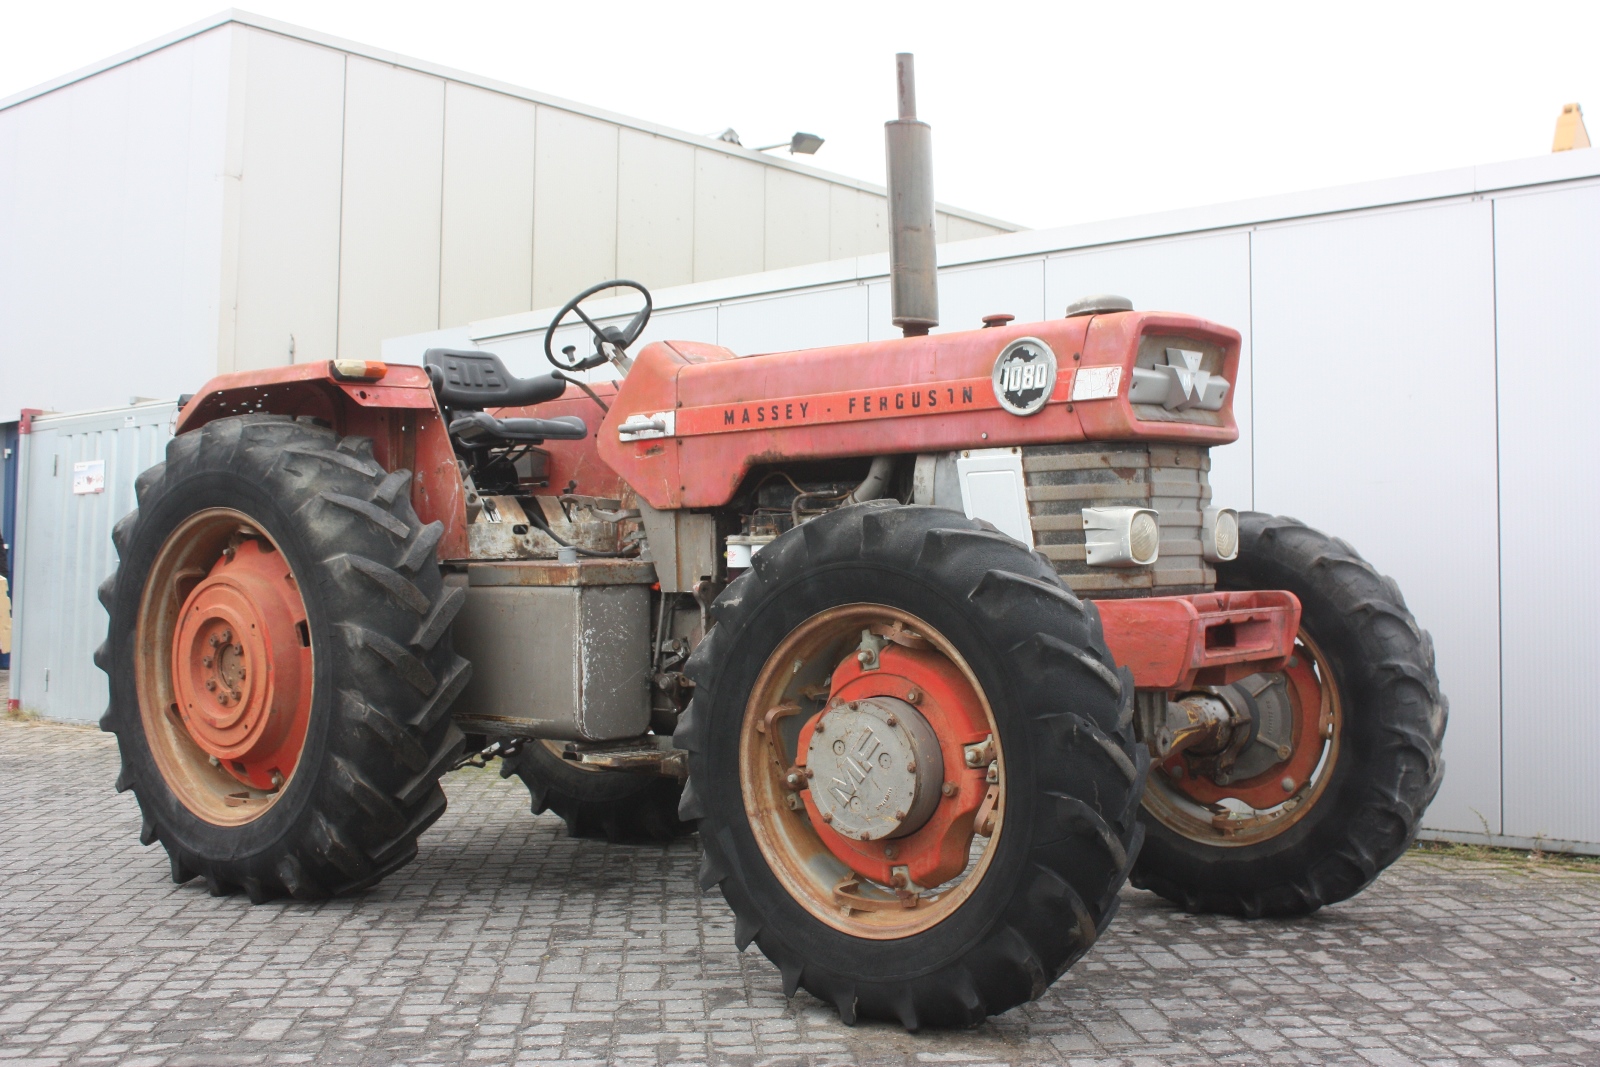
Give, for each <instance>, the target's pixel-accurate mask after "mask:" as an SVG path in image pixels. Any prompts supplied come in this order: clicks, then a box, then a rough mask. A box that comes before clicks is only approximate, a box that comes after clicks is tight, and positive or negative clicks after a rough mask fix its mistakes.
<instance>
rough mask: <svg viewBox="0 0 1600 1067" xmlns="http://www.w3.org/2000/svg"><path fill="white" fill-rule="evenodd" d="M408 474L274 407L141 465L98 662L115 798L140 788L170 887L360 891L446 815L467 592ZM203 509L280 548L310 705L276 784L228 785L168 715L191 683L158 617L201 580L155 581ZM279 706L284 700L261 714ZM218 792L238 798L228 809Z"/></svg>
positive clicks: (465, 670) (197, 741)
mask: <svg viewBox="0 0 1600 1067" xmlns="http://www.w3.org/2000/svg"><path fill="white" fill-rule="evenodd" d="M410 482H411V475H410V472H408V471H395V472H393V473H390V472H386V471H384V470H383V469H382V468H381V467H380V466H379V465H378V464H377V463H376V462H375V461H374V459H373V456H372V445H371V442H370V441H369V440H368V439H366V438H363V437H345V438H343V439H341V438H340V437H339V436H338V435H336V434H334V433H333V432H332V431H330V430H327V429H323V428H320V427H318V426H316V425H313V424H310V423H309V422H299V421H295V420H293V419H290V418H288V417H285V416H276V415H245V416H236V417H231V418H223V419H218V420H216V421H214V422H211V423H208V424H206V425H205V426H203V427H201V428H200V429H198V430H194V431H191V432H189V433H185V434H183V435H181V436H179V437H177V438H175V439H174V440H173V441H172V442H171V443H170V444H169V445H168V446H167V458H166V461H165V462H164V463H159V464H157V465H156V466H154V467H152V468H150V469H149V470H147V471H145V472H144V474H142V475H140V477H139V480H138V483H137V493H138V505H139V506H138V509H137V510H136V511H134V512H132V513H131V514H129V515H128V516H127V517H125V518H124V519H123V520H122V521H121V522H119V523H118V524H117V526H116V529H115V531H114V533H113V540H114V541H115V543H116V547H117V552H118V554H119V556H120V558H121V564H120V566H119V568H118V570H117V571H116V573H115V574H114V575H113V576H112V577H111V578H110V579H108V580H107V582H106V583H105V585H103V586H102V587H101V593H100V595H101V601H102V603H104V604H105V606H106V610H107V612H108V613H109V614H110V617H111V625H110V633H109V636H108V638H107V640H106V643H105V644H104V645H102V646H101V647H100V649H99V651H98V652H97V653H96V654H95V662H96V664H97V665H98V666H100V667H101V668H102V669H103V670H105V671H106V673H107V674H108V675H109V679H110V689H111V704H110V707H109V708H108V709H107V711H106V714H105V716H104V718H102V719H101V721H100V725H101V728H102V729H104V730H107V731H109V732H111V733H114V734H116V735H117V742H118V747H119V749H120V750H121V754H122V772H121V774H120V775H119V776H118V778H117V789H118V791H122V790H127V789H132V790H133V791H134V795H135V797H136V798H137V799H138V802H139V808H140V811H141V813H142V816H143V829H142V831H141V834H140V840H141V841H142V842H143V843H144V844H147V845H148V844H150V843H152V842H153V841H158V840H159V841H160V842H161V843H162V845H163V846H165V848H166V850H167V854H168V856H169V858H170V861H171V869H172V879H173V881H174V882H177V883H179V884H182V883H184V882H188V881H190V880H191V879H194V878H202V879H204V880H205V883H206V886H207V887H208V888H209V889H210V891H211V892H212V893H213V894H217V895H221V894H226V893H230V892H233V891H235V890H238V889H242V890H244V891H245V892H246V893H248V894H249V896H250V899H251V900H252V901H253V902H257V903H259V902H262V901H265V900H270V899H272V898H274V897H279V896H285V895H287V896H293V897H297V898H300V899H306V900H311V899H317V898H321V897H326V896H329V895H332V894H335V893H343V892H348V891H351V890H355V889H360V888H363V887H365V886H370V885H372V884H373V883H375V882H377V881H378V880H379V879H380V878H382V877H383V876H385V875H386V874H389V873H391V872H393V871H395V870H397V869H398V868H400V867H402V866H404V865H405V864H406V863H407V862H409V861H410V860H411V859H412V858H413V857H414V856H415V855H416V851H417V836H418V835H419V834H420V833H421V832H422V831H423V830H424V829H425V828H427V827H428V826H429V825H431V824H432V823H433V822H434V820H436V819H437V818H438V817H439V816H440V815H441V814H443V812H444V809H445V797H444V792H443V791H442V790H441V789H440V787H439V784H438V778H439V776H440V775H441V774H443V773H444V772H445V771H447V770H449V769H450V767H451V766H452V764H453V763H454V761H455V758H456V756H457V755H458V754H459V752H460V750H461V747H462V743H463V738H462V735H461V732H460V731H459V730H458V729H457V728H456V726H455V724H454V723H453V722H452V721H451V720H450V718H449V716H448V714H447V712H448V710H449V708H450V704H451V702H452V701H453V700H454V699H455V697H456V695H457V694H458V693H459V692H460V690H461V688H462V687H463V686H464V685H465V684H466V681H467V678H468V677H469V676H470V673H471V665H470V664H468V663H467V661H466V660H465V659H463V658H461V657H460V656H457V655H455V653H454V652H453V651H452V649H451V644H450V637H449V633H448V630H449V624H450V622H451V620H452V619H453V617H454V615H455V613H456V611H457V610H459V608H460V606H461V603H462V600H463V599H464V591H462V590H460V589H451V588H446V587H445V585H444V584H443V581H442V579H441V576H440V572H439V565H438V561H437V559H436V558H435V547H436V546H437V544H438V541H439V537H440V535H441V533H442V532H443V527H442V526H441V524H439V523H437V522H435V523H430V524H429V525H427V526H423V525H422V524H421V523H420V522H419V521H418V519H417V517H416V514H415V513H414V512H413V511H412V508H411V501H410V492H409V489H410ZM208 515H209V516H223V517H226V516H229V515H237V516H239V517H240V520H241V521H242V520H248V522H247V523H245V525H247V526H248V527H249V528H250V529H253V530H255V531H256V534H255V535H254V540H255V542H256V543H257V544H259V545H264V546H269V547H265V548H263V549H261V552H262V553H281V558H282V560H283V562H284V564H286V565H287V566H288V568H289V569H290V571H291V573H290V575H289V576H288V577H289V578H290V584H291V585H293V586H295V587H297V589H298V598H297V599H298V600H299V601H300V602H301V603H303V609H304V616H305V618H304V622H303V623H302V624H300V625H301V626H302V627H303V629H301V630H300V631H299V633H300V634H301V636H300V638H299V643H300V644H302V645H304V646H306V647H307V648H308V651H309V662H310V664H311V676H312V682H311V685H310V687H309V713H308V714H307V715H306V717H305V721H304V727H303V729H304V740H303V744H301V745H299V746H298V747H297V748H295V751H294V752H293V753H292V757H290V758H289V759H287V760H286V766H289V767H290V770H289V772H288V774H287V780H286V781H283V782H282V783H281V784H280V786H279V787H278V789H276V790H275V791H273V790H270V789H268V790H266V791H262V790H251V789H249V788H246V787H245V785H244V784H242V783H239V782H238V780H237V778H230V777H229V772H228V771H227V769H226V767H224V766H223V765H222V764H219V763H218V762H217V760H216V759H215V754H214V752H213V753H212V755H211V756H209V757H208V755H207V753H208V751H212V750H209V749H206V748H204V747H203V744H202V743H203V742H206V743H209V742H208V741H207V736H206V735H203V734H196V733H195V732H194V731H195V729H196V727H195V725H194V723H195V722H196V721H197V720H194V719H190V720H184V721H180V718H179V714H178V712H177V704H176V703H172V705H171V707H170V708H169V707H167V706H165V705H166V703H167V699H171V698H170V694H171V693H174V692H179V693H181V692H182V690H181V689H175V688H174V687H175V686H181V685H182V684H183V681H182V677H181V676H180V675H174V672H173V670H172V667H171V663H172V660H171V659H170V653H169V654H168V655H163V654H161V652H160V651H159V649H160V648H161V647H162V642H165V644H166V647H168V648H170V647H172V646H173V645H174V642H175V641H181V640H182V631H181V629H180V630H179V631H178V632H177V634H176V636H174V633H173V631H172V630H171V628H170V627H163V626H160V625H157V616H158V615H160V611H159V610H157V609H159V608H160V605H162V604H164V603H169V602H170V603H171V604H178V603H182V602H183V598H184V595H185V594H184V592H183V585H182V582H184V581H192V578H185V577H183V576H185V575H193V574H194V573H196V572H195V571H194V570H193V569H190V570H188V571H176V572H171V573H175V574H177V575H178V576H179V577H177V578H174V579H173V580H172V581H171V582H170V587H169V585H168V584H164V583H163V582H161V581H160V580H159V576H160V575H162V574H168V573H169V571H170V568H168V569H163V567H164V566H165V565H164V563H163V561H164V560H168V559H169V558H172V556H171V555H170V554H171V553H180V554H181V553H189V554H191V555H192V554H193V553H194V552H195V551H197V549H196V548H195V545H196V544H197V543H199V542H197V541H195V540H194V539H193V538H189V537H188V535H187V534H186V533H185V532H184V531H189V530H191V529H196V528H197V527H195V526H194V520H195V519H196V518H197V517H198V518H201V519H204V518H205V517H206V516H208ZM180 527H181V528H182V529H181V530H180ZM198 528H199V529H205V528H204V527H198ZM175 531H177V532H176V533H175ZM211 536H215V534H212V535H211ZM239 551H240V553H241V554H243V551H244V550H243V549H240V550H239ZM251 551H252V552H254V551H255V549H253V548H252V549H251ZM222 558H226V559H227V560H229V561H231V560H232V559H233V557H232V556H230V555H227V553H222V554H221V555H220V556H219V560H220V559H222ZM202 564H204V561H202ZM221 566H222V563H221V562H218V563H217V564H216V567H218V568H220V567H221ZM201 570H202V572H203V570H204V566H202V568H201ZM147 587H148V588H147ZM172 598H176V599H175V600H174V599H172ZM171 610H175V609H171ZM171 610H168V617H170V615H171ZM187 611H188V609H187V608H185V609H184V610H183V611H178V612H177V614H178V616H179V617H180V620H181V619H182V618H185V617H187ZM152 649H156V650H157V651H154V652H152V651H151V650H152ZM201 651H204V649H203V648H202V649H201ZM141 655H143V657H144V658H143V659H141V658H140V657H141ZM217 658H218V659H219V661H220V659H221V656H220V654H219V655H218V657H217ZM278 662H280V663H281V660H280V661H278ZM206 665H207V667H208V668H209V667H210V666H211V660H210V659H207V660H206ZM276 670H277V667H276V666H275V665H274V661H273V660H272V659H271V658H270V657H268V658H267V659H265V661H264V662H263V663H261V664H255V663H253V664H252V665H251V675H250V677H251V679H253V680H254V684H256V685H261V684H262V683H261V681H260V678H261V677H263V676H268V675H271V674H272V673H274V672H275V671H276ZM239 677H240V678H243V677H244V673H243V671H240V672H239ZM213 688H214V687H213ZM153 693H155V694H159V693H167V694H169V697H168V698H164V699H160V700H158V699H155V698H154V697H153V696H152V694H153ZM235 699H237V698H235ZM191 706H193V705H191ZM239 706H240V707H241V708H242V707H243V705H242V703H241V704H240V705H239ZM281 714H283V711H282V706H281V705H280V704H276V703H275V704H273V710H272V711H271V712H270V715H272V716H278V715H281ZM213 747H214V746H213ZM229 789H237V790H238V792H236V793H233V794H228V793H227V790H229ZM218 798H224V799H230V800H233V799H236V800H237V803H236V806H235V807H234V808H233V809H232V811H233V812H234V813H235V814H230V813H229V811H228V809H226V808H222V807H218V806H217V801H218Z"/></svg>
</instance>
